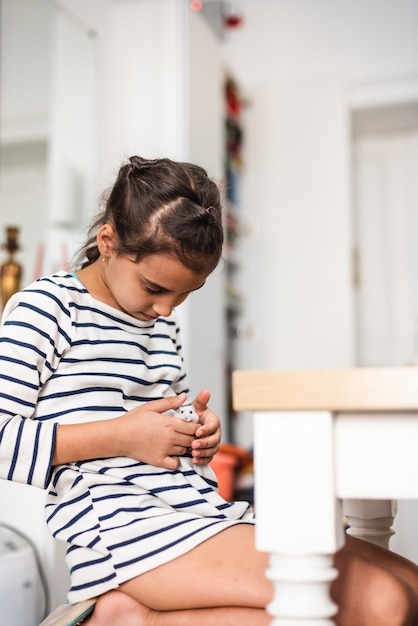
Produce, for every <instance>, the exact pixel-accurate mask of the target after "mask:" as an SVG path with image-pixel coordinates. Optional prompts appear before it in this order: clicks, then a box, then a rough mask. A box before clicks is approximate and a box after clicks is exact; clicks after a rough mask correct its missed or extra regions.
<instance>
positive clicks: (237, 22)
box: [224, 14, 243, 28]
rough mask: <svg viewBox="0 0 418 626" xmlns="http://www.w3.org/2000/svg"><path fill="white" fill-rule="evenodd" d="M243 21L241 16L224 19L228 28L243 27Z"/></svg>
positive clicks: (228, 16)
mask: <svg viewBox="0 0 418 626" xmlns="http://www.w3.org/2000/svg"><path fill="white" fill-rule="evenodd" d="M242 21H243V20H242V16H241V15H236V14H230V15H226V16H225V17H224V24H225V26H226V28H238V27H239V26H241V24H242Z"/></svg>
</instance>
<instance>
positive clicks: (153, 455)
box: [114, 394, 202, 470]
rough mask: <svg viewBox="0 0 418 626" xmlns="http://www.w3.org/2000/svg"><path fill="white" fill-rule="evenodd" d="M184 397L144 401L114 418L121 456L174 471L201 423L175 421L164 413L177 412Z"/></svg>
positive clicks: (183, 395)
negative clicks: (174, 410)
mask: <svg viewBox="0 0 418 626" xmlns="http://www.w3.org/2000/svg"><path fill="white" fill-rule="evenodd" d="M185 399H186V395H185V394H180V395H179V396H170V397H169V398H163V399H161V400H153V401H151V402H146V403H145V404H142V405H141V406H139V407H138V408H135V409H132V410H131V411H128V412H127V413H125V414H124V415H121V416H120V417H118V418H116V420H115V422H118V423H117V424H115V426H116V428H115V433H114V434H115V437H116V438H117V439H118V441H119V445H120V449H121V451H122V452H123V454H122V456H128V457H130V458H133V459H136V460H138V461H143V462H144V463H149V464H150V465H155V466H157V467H163V468H166V469H170V470H172V469H176V468H177V467H178V465H179V458H178V457H179V456H181V455H183V454H185V453H186V452H187V451H188V450H190V448H191V446H192V443H193V442H194V440H195V436H196V430H198V429H199V430H200V429H201V428H202V427H201V425H200V424H195V423H193V422H186V421H184V420H182V419H175V418H173V417H172V416H170V415H164V414H163V413H164V411H168V410H170V409H177V408H178V407H179V406H180V405H181V404H182V403H183V402H184V401H185Z"/></svg>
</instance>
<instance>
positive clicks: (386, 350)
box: [353, 123, 418, 563]
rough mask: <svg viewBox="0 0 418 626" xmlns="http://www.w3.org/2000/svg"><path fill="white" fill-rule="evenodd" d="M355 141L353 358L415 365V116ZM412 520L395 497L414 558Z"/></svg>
mask: <svg viewBox="0 0 418 626" xmlns="http://www.w3.org/2000/svg"><path fill="white" fill-rule="evenodd" d="M366 131H367V129H366ZM353 148H354V153H353V156H354V160H353V174H354V195H353V201H354V212H355V220H354V221H355V232H356V245H357V250H358V272H357V274H358V289H357V303H356V304H357V318H356V322H357V365H360V366H391V365H399V366H403V365H418V124H415V123H414V124H412V125H410V126H409V128H406V129H405V128H403V129H399V128H398V129H397V130H396V129H395V130H393V128H392V130H390V132H389V130H388V129H386V131H384V128H381V132H379V133H375V132H373V133H370V132H364V133H361V134H360V136H358V137H356V139H355V141H354V146H353ZM417 526H418V502H417V501H415V500H411V501H408V500H403V501H400V502H399V503H398V514H397V517H396V520H395V526H394V528H395V535H394V536H393V537H392V539H391V541H390V548H391V549H392V550H393V551H394V552H397V553H399V554H402V555H403V556H405V557H407V558H409V559H411V560H412V561H415V562H416V563H418V546H417V542H416V529H417Z"/></svg>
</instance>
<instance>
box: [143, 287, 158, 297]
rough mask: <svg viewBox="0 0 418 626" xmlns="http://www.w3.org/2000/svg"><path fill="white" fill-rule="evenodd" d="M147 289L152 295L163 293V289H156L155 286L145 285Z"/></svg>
mask: <svg viewBox="0 0 418 626" xmlns="http://www.w3.org/2000/svg"><path fill="white" fill-rule="evenodd" d="M145 291H146V292H147V293H150V294H152V295H157V294H160V293H162V291H161V289H155V287H145Z"/></svg>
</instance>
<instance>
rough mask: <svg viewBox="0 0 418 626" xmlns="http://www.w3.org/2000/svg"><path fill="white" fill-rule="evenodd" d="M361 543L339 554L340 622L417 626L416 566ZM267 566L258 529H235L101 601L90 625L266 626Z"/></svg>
mask: <svg viewBox="0 0 418 626" xmlns="http://www.w3.org/2000/svg"><path fill="white" fill-rule="evenodd" d="M364 543H365V542H360V544H358V540H353V539H352V538H349V539H348V541H347V546H345V547H344V548H343V549H342V550H341V551H340V552H339V553H338V554H337V555H336V559H335V561H336V565H337V567H338V569H339V572H340V574H339V577H338V579H337V580H336V581H335V582H334V583H333V585H332V595H333V597H334V599H335V600H336V602H337V603H338V604H339V606H340V611H339V613H338V616H337V619H336V623H337V624H338V626H353V624H355V625H356V626H376V624H379V626H414V625H415V624H416V610H417V602H416V593H414V591H413V589H412V585H411V584H407V583H406V582H405V580H408V583H409V582H410V581H412V582H413V581H414V577H415V576H416V568H415V566H414V565H413V564H410V565H411V567H409V564H408V562H406V563H407V564H408V566H407V565H406V564H405V563H404V562H403V561H402V559H398V558H397V557H396V556H395V555H393V554H391V553H388V552H387V551H383V553H382V554H381V553H380V551H379V550H378V551H377V552H376V551H375V550H374V549H373V548H372V549H370V548H369V546H368V545H364ZM359 554H360V556H359ZM382 565H383V567H382ZM266 567H267V558H266V555H264V554H261V553H259V552H257V551H256V550H255V548H254V528H253V527H252V526H245V525H244V526H236V527H234V528H231V529H229V530H226V531H223V532H222V533H220V534H219V535H216V536H215V537H212V538H211V539H209V540H208V541H206V542H204V543H203V544H201V545H200V546H198V547H197V548H195V549H194V550H192V551H191V552H189V553H187V554H185V555H183V556H182V557H180V558H178V559H176V560H174V561H172V562H170V563H167V564H165V565H163V566H161V567H158V568H155V569H154V570H152V571H150V572H148V573H146V574H144V575H142V576H138V577H137V578H135V579H133V580H131V581H129V582H127V583H125V584H124V585H122V587H121V591H115V592H110V593H109V594H106V595H105V596H103V597H102V598H100V599H99V601H98V603H97V608H96V610H95V612H94V614H93V616H92V617H91V618H90V619H89V620H88V626H193V624H196V623H199V625H200V626H213V624H217V626H218V625H219V626H235V625H236V624H240V625H241V626H267V625H268V624H270V622H271V620H272V618H271V617H269V616H268V615H267V613H266V612H265V610H264V607H265V606H266V605H267V604H268V602H269V601H270V598H271V597H272V586H271V583H270V582H269V581H268V580H267V579H266V578H265V576H264V572H265V569H266ZM393 572H395V573H393ZM417 584H418V583H417ZM161 590H164V592H163V593H162V591H161ZM86 624H87V622H86Z"/></svg>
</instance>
